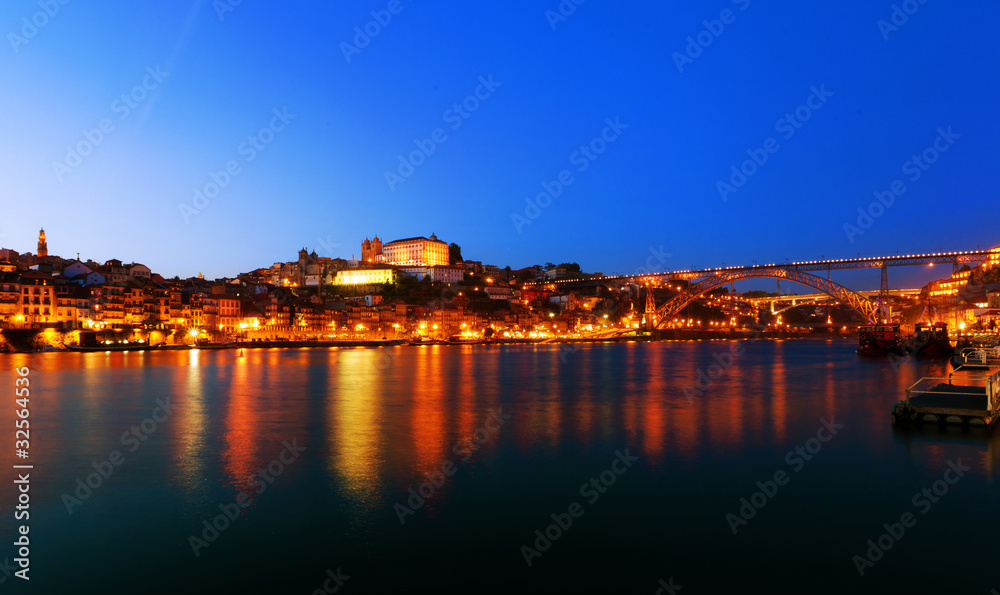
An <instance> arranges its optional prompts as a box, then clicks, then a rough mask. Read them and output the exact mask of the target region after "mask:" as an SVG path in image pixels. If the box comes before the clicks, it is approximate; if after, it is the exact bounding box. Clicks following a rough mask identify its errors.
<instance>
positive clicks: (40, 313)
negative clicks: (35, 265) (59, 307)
mask: <svg viewBox="0 0 1000 595" xmlns="http://www.w3.org/2000/svg"><path fill="white" fill-rule="evenodd" d="M55 298H56V295H55V287H54V283H53V282H52V276H51V275H49V274H47V273H36V272H28V271H24V272H22V273H21V315H22V316H23V317H24V320H23V324H24V325H25V326H27V327H39V326H42V325H48V324H51V323H55V322H56V315H55V311H54V310H55V305H56V299H55Z"/></svg>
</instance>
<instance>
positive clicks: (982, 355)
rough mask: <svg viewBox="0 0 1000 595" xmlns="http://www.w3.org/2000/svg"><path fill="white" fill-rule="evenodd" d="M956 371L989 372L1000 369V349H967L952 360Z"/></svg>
mask: <svg viewBox="0 0 1000 595" xmlns="http://www.w3.org/2000/svg"><path fill="white" fill-rule="evenodd" d="M951 364H952V366H954V367H955V369H956V370H962V369H971V370H989V369H990V368H1000V347H993V348H985V347H966V348H964V349H962V351H961V352H959V353H956V354H955V355H954V356H952V358H951Z"/></svg>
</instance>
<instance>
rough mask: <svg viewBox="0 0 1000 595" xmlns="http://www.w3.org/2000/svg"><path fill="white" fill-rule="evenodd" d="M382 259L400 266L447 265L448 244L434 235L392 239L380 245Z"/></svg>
mask: <svg viewBox="0 0 1000 595" xmlns="http://www.w3.org/2000/svg"><path fill="white" fill-rule="evenodd" d="M382 255H383V261H384V262H385V263H386V264H393V265H397V266H401V267H434V266H447V265H448V264H450V261H449V258H448V244H446V243H444V242H442V241H441V240H439V239H438V238H437V236H436V235H434V234H431V237H429V238H425V237H424V236H419V237H415V238H404V239H402V240H394V241H392V242H388V243H387V244H384V245H383V246H382Z"/></svg>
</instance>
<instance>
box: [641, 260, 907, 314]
mask: <svg viewBox="0 0 1000 595" xmlns="http://www.w3.org/2000/svg"><path fill="white" fill-rule="evenodd" d="M765 278H768V279H786V280H788V281H793V282H795V283H800V284H802V285H807V286H809V287H812V288H813V289H816V290H817V291H821V292H823V293H825V294H827V295H828V296H830V297H832V298H833V299H835V300H837V301H838V302H840V303H841V304H844V305H845V306H848V307H850V308H851V309H852V310H854V311H855V312H857V313H858V314H860V315H861V316H862V317H863V318H864V319H865V320H867V321H868V322H869V324H874V323H876V322H878V321H880V320H888V319H889V312H888V308H887V307H886V306H885V305H884V304H881V303H879V302H876V301H873V300H869V299H867V298H865V297H863V296H861V295H859V294H857V293H855V292H853V291H851V290H850V289H848V288H846V287H844V286H843V285H840V284H838V283H834V282H833V281H829V280H827V279H823V278H822V277H817V276H816V275H810V274H809V273H804V272H802V271H796V270H793V269H767V268H759V269H743V270H736V271H721V272H719V273H716V274H715V275H713V276H711V277H709V278H707V279H704V280H702V281H699V282H698V283H695V284H694V285H691V286H690V287H688V288H687V289H686V290H685V291H682V292H681V293H679V294H677V295H676V296H674V297H673V298H671V299H670V300H669V301H667V302H666V303H665V304H663V305H662V306H660V307H659V308H657V309H656V317H655V318H656V320H657V323H656V325H655V326H654V328H659V327H660V326H662V325H663V324H664V323H665V322H667V321H668V320H672V319H673V317H674V316H675V315H677V314H678V313H679V312H680V311H681V310H683V309H684V307H685V306H687V305H688V304H690V303H691V302H693V301H694V300H695V299H697V298H698V297H699V296H701V295H702V294H704V293H706V292H709V291H711V290H713V289H716V288H717V287H722V286H723V285H729V284H730V283H734V282H736V281H743V280H745V279H765Z"/></svg>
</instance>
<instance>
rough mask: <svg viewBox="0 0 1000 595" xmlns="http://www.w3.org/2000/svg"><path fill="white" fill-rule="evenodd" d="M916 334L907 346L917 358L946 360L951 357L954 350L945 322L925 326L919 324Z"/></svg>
mask: <svg viewBox="0 0 1000 595" xmlns="http://www.w3.org/2000/svg"><path fill="white" fill-rule="evenodd" d="M914 330H915V334H914V335H913V337H912V338H911V340H910V343H909V344H908V345H907V350H908V351H910V353H912V354H913V355H915V356H917V357H926V358H934V359H937V358H946V357H951V356H952V354H953V353H954V349H952V347H951V341H950V340H949V339H948V325H947V324H945V323H943V322H938V323H936V324H933V325H932V324H924V323H922V322H918V323H917V325H916V328H915V329H914Z"/></svg>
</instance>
